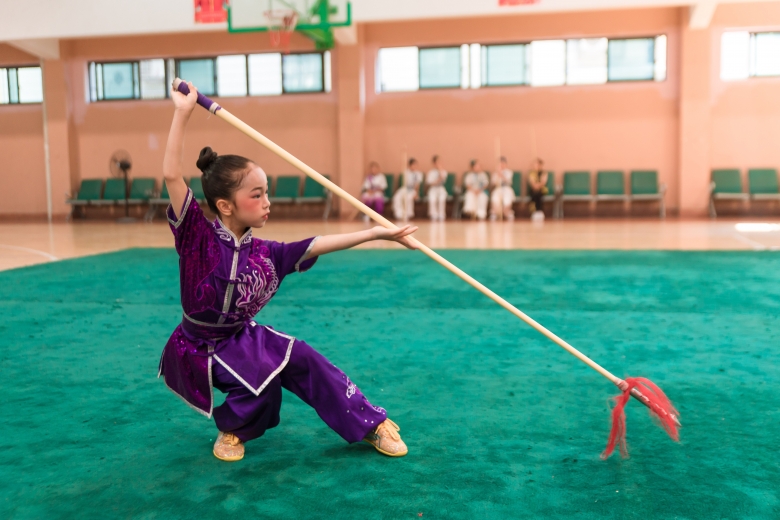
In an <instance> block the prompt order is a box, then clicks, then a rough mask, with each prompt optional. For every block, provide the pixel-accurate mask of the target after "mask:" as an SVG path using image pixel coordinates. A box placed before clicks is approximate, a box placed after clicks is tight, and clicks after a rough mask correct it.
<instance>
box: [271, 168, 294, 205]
mask: <svg viewBox="0 0 780 520" xmlns="http://www.w3.org/2000/svg"><path fill="white" fill-rule="evenodd" d="M300 191H301V178H300V177H298V176H297V175H280V176H279V177H278V178H277V179H276V186H275V187H274V196H273V197H271V202H278V203H282V204H292V203H294V202H295V201H296V200H297V199H298V197H299V194H300Z"/></svg>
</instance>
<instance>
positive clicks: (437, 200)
mask: <svg viewBox="0 0 780 520" xmlns="http://www.w3.org/2000/svg"><path fill="white" fill-rule="evenodd" d="M446 180H447V172H446V171H445V170H437V169H433V170H431V171H429V172H428V177H426V179H425V184H427V185H428V186H429V187H428V215H429V216H430V217H431V220H444V218H445V212H446V207H447V189H446V188H445V187H444V182H445V181H446Z"/></svg>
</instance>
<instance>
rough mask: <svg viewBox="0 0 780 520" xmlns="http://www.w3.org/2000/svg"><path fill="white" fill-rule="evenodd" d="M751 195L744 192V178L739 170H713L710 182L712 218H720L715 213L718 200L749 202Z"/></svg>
mask: <svg viewBox="0 0 780 520" xmlns="http://www.w3.org/2000/svg"><path fill="white" fill-rule="evenodd" d="M748 198H749V195H748V194H747V193H745V192H743V191H742V176H741V175H740V171H739V170H738V169H733V168H731V169H720V170H712V182H710V217H712V218H715V217H717V216H718V214H717V212H716V211H715V201H716V200H739V201H746V200H748Z"/></svg>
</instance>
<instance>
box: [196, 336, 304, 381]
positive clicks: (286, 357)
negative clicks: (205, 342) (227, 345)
mask: <svg viewBox="0 0 780 520" xmlns="http://www.w3.org/2000/svg"><path fill="white" fill-rule="evenodd" d="M265 329H266V330H268V331H270V332H273V333H274V334H276V335H277V336H281V337H283V338H287V339H289V340H290V343H289V344H288V345H287V353H286V354H285V355H284V360H283V361H282V362H281V363H280V364H279V366H278V367H276V370H274V371H273V372H271V375H269V376H268V378H266V380H265V381H263V384H262V385H260V386H259V387H258V388H257V390H255V389H254V388H252V387H251V386H250V385H249V383H247V382H246V381H244V379H243V378H242V377H241V376H240V375H238V374H237V373H236V371H235V370H233V369H232V368H230V367H229V366H228V365H227V363H225V362H224V361H222V360H221V359H220V358H219V356H218V355H216V354H214V355H213V357H214V359H216V360H217V362H219V364H220V365H222V366H223V367H225V370H227V371H228V372H230V374H231V375H232V376H233V377H235V378H236V380H237V381H239V382H240V383H241V384H242V385H244V386H245V387H246V388H247V390H249V391H250V392H252V393H253V394H255V395H256V396H258V395H260V393H261V392H262V391H263V390H265V387H266V386H268V383H270V382H271V381H272V380H273V378H275V377H276V376H277V375H279V372H281V371H282V370H284V367H286V366H287V363H288V362H289V361H290V354H292V348H293V343H295V338H294V337H292V336H288V335H287V334H282V333H281V332H276V331H275V330H274V329H272V328H270V327H265ZM209 377H210V376H209Z"/></svg>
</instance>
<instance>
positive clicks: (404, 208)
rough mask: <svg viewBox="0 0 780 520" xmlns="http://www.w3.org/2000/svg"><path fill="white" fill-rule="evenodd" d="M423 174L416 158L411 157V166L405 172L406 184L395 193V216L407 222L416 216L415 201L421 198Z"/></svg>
mask: <svg viewBox="0 0 780 520" xmlns="http://www.w3.org/2000/svg"><path fill="white" fill-rule="evenodd" d="M422 181H423V174H422V172H421V171H420V170H419V165H418V164H417V160H416V159H409V167H408V168H407V169H406V171H405V172H404V184H403V186H401V187H400V188H398V191H396V192H395V195H393V213H395V218H396V219H398V220H402V221H404V222H406V221H407V220H409V219H410V218H414V202H415V201H416V200H417V199H418V198H420V197H419V191H420V184H422Z"/></svg>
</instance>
